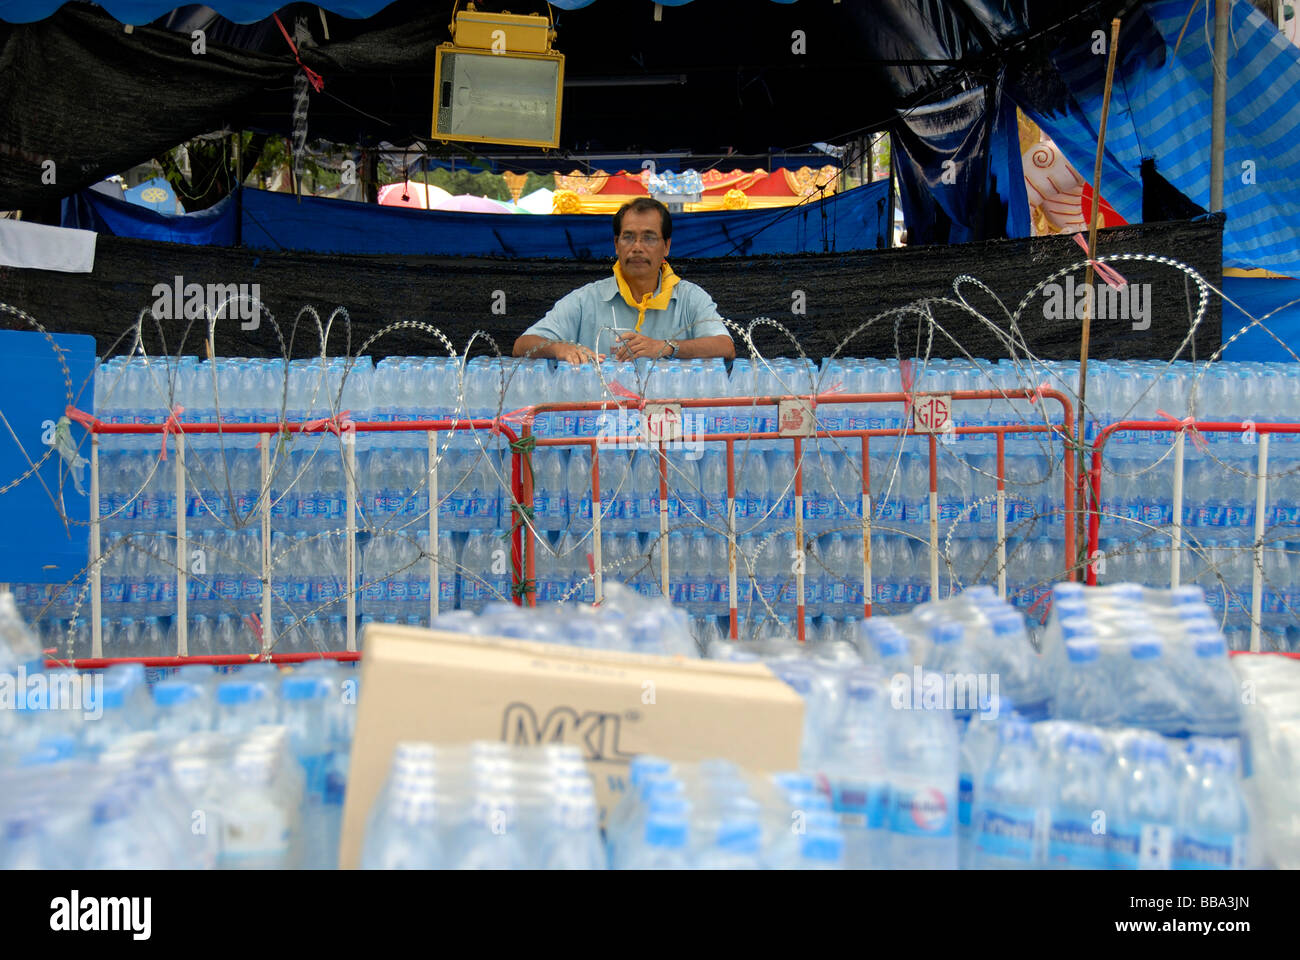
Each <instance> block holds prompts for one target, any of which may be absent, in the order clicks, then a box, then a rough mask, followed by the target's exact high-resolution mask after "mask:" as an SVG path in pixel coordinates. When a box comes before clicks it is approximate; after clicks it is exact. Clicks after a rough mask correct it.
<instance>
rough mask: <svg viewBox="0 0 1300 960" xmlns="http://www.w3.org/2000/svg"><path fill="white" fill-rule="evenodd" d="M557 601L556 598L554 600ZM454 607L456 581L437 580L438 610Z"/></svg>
mask: <svg viewBox="0 0 1300 960" xmlns="http://www.w3.org/2000/svg"><path fill="white" fill-rule="evenodd" d="M556 599H558V598H556ZM455 605H456V581H455V579H454V578H452V579H446V580H444V579H443V578H441V577H439V578H438V609H439V610H450V609H451V608H452V607H453V606H455Z"/></svg>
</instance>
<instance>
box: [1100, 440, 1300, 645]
mask: <svg viewBox="0 0 1300 960" xmlns="http://www.w3.org/2000/svg"><path fill="white" fill-rule="evenodd" d="M1122 430H1137V431H1141V432H1151V433H1168V432H1172V431H1176V432H1177V436H1176V437H1175V438H1174V463H1173V470H1174V478H1173V514H1172V525H1171V534H1172V538H1171V544H1170V586H1171V587H1177V586H1178V585H1179V583H1180V580H1181V561H1182V544H1183V537H1182V532H1183V518H1182V506H1183V463H1184V451H1185V447H1186V437H1187V434H1188V432H1189V431H1195V432H1199V433H1254V434H1256V435H1257V437H1258V440H1257V442H1256V464H1257V468H1256V494H1255V526H1254V530H1253V531H1252V536H1251V540H1252V542H1253V544H1254V559H1255V571H1254V579H1253V584H1252V590H1251V594H1252V600H1251V606H1252V609H1251V626H1250V650H1251V652H1253V653H1258V652H1260V651H1259V645H1260V642H1259V639H1260V616H1261V602H1262V595H1261V593H1262V581H1263V568H1262V565H1261V560H1260V557H1261V553H1262V550H1263V542H1262V541H1263V535H1264V517H1265V514H1266V509H1265V508H1266V505H1267V496H1268V451H1269V437H1270V436H1272V435H1274V434H1287V433H1300V424H1296V423H1255V422H1250V421H1246V422H1225V421H1211V420H1201V421H1190V420H1177V419H1174V418H1169V419H1166V420H1121V421H1118V422H1116V423H1112V424H1109V425H1107V426H1106V427H1104V428H1102V430H1101V431H1100V432H1099V433H1098V434H1097V439H1096V440H1095V441H1094V442H1093V446H1092V463H1091V468H1090V471H1089V479H1090V481H1091V483H1090V487H1091V503H1090V504H1089V506H1088V559H1089V563H1088V572H1087V583H1088V584H1089V585H1090V586H1095V585H1096V583H1097V570H1096V558H1097V557H1098V555H1099V553H1100V550H1099V542H1100V537H1101V474H1102V457H1103V454H1104V453H1105V449H1106V441H1107V440H1109V439H1110V438H1111V437H1112V436H1114V435H1115V434H1116V433H1117V432H1119V431H1122Z"/></svg>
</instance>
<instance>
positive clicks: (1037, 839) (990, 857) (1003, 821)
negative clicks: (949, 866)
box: [972, 716, 1046, 870]
mask: <svg viewBox="0 0 1300 960" xmlns="http://www.w3.org/2000/svg"><path fill="white" fill-rule="evenodd" d="M1044 813H1045V807H1044V796H1043V787H1042V778H1041V776H1040V773H1039V769H1038V753H1037V749H1036V748H1035V746H1034V734H1033V731H1032V730H1031V729H1030V726H1029V724H1028V723H1026V722H1025V721H1024V720H1022V719H1021V718H1019V717H1015V716H1012V717H1007V718H1005V719H1004V720H1003V722H1002V723H1001V724H1000V725H999V726H998V747H997V750H996V752H995V753H994V754H993V758H992V760H991V761H990V763H989V766H988V769H987V770H985V772H984V778H983V780H982V781H981V782H980V785H979V788H978V789H977V790H976V792H975V804H974V808H973V811H972V819H973V826H974V834H975V850H976V854H975V864H976V866H978V867H982V868H985V869H1017V870H1024V869H1030V868H1032V867H1034V866H1036V865H1037V863H1038V860H1039V856H1040V846H1041V845H1043V843H1044V842H1045V840H1046V836H1045V832H1046V830H1045V828H1046V824H1044V823H1043V819H1044V817H1043V814H1044Z"/></svg>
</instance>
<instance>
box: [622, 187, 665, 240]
mask: <svg viewBox="0 0 1300 960" xmlns="http://www.w3.org/2000/svg"><path fill="white" fill-rule="evenodd" d="M628 210H635V211H637V212H638V213H640V212H641V211H643V210H658V211H659V216H660V217H662V218H663V219H662V220H661V221H660V223H661V224H662V227H661V230H660V232H661V233H662V234H663V235H664V239H665V240H671V239H672V238H673V215H672V214H671V213H669V212H668V208H667V207H665V206H664V205H663V204H662V203H660V202H659V201H658V200H656V199H655V198H654V197H637V198H636V199H635V200H629V201H628V202H627V203H625V204H623V206H621V207H619V208H618V213H616V214H614V236H616V237H617V236H618V235H619V234H620V233H622V232H623V214H624V213H626V212H627V211H628Z"/></svg>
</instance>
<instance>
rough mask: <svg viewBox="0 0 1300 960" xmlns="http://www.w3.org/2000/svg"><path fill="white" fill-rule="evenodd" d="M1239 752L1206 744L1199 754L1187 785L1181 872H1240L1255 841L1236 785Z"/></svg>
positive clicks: (1177, 854)
mask: <svg viewBox="0 0 1300 960" xmlns="http://www.w3.org/2000/svg"><path fill="white" fill-rule="evenodd" d="M1236 772H1237V758H1236V754H1235V748H1234V747H1231V746H1229V745H1228V742H1226V741H1225V742H1224V743H1222V744H1205V745H1203V746H1202V747H1201V748H1200V749H1199V750H1198V751H1197V753H1196V772H1195V775H1194V776H1192V777H1190V778H1188V779H1187V780H1186V781H1185V782H1184V783H1183V786H1182V791H1181V796H1180V803H1179V807H1180V810H1181V816H1180V826H1179V830H1178V837H1177V839H1176V841H1175V845H1174V852H1173V867H1174V869H1176V870H1240V869H1242V868H1243V867H1244V865H1245V861H1246V856H1247V843H1248V841H1249V838H1250V825H1249V816H1248V814H1247V807H1246V803H1245V800H1244V798H1243V797H1242V795H1241V788H1240V786H1239V784H1238V781H1237V776H1236Z"/></svg>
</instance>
